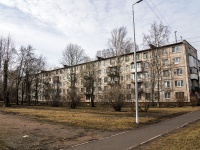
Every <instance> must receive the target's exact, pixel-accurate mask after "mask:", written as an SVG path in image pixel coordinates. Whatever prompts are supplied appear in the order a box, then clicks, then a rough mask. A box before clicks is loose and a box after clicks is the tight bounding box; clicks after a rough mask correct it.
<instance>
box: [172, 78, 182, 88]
mask: <svg viewBox="0 0 200 150" xmlns="http://www.w3.org/2000/svg"><path fill="white" fill-rule="evenodd" d="M174 85H175V87H182V86H183V80H175V81H174Z"/></svg>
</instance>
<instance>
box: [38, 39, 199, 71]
mask: <svg viewBox="0 0 200 150" xmlns="http://www.w3.org/2000/svg"><path fill="white" fill-rule="evenodd" d="M184 43H187V44H189V45H190V46H191V47H193V46H192V45H191V44H190V43H189V42H187V41H186V40H183V41H182V42H178V43H172V44H167V45H163V46H159V47H156V48H153V49H152V48H149V49H144V50H140V51H136V53H140V52H146V51H150V50H155V49H157V48H165V47H169V46H175V45H179V44H184ZM193 48H194V47H193ZM194 49H195V48H194ZM195 50H196V49H195ZM131 54H134V52H131V53H127V54H123V55H120V56H126V55H131ZM120 56H112V57H108V58H104V59H102V60H108V59H112V58H116V57H120ZM102 60H93V61H89V62H84V63H81V64H76V65H73V66H68V67H62V68H58V69H53V70H48V71H43V72H40V73H39V74H42V73H45V72H52V71H57V70H61V69H67V68H72V67H77V66H80V65H85V64H88V63H92V62H98V61H102Z"/></svg>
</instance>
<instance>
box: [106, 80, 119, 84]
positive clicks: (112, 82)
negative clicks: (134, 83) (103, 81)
mask: <svg viewBox="0 0 200 150" xmlns="http://www.w3.org/2000/svg"><path fill="white" fill-rule="evenodd" d="M114 84H119V81H117V80H116V81H109V82H108V85H114Z"/></svg>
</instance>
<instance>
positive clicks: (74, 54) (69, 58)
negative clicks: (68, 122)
mask: <svg viewBox="0 0 200 150" xmlns="http://www.w3.org/2000/svg"><path fill="white" fill-rule="evenodd" d="M88 58H89V57H88V56H86V55H85V51H84V50H83V49H82V48H81V47H80V46H78V45H77V44H72V43H70V44H68V45H67V47H66V48H65V50H64V51H63V58H62V60H61V63H62V64H63V65H64V66H70V67H69V69H70V73H69V74H68V83H69V84H70V86H69V89H68V92H67V101H68V102H69V104H70V107H71V108H72V109H75V108H76V107H77V105H78V104H79V102H80V99H81V97H80V94H79V92H78V88H77V87H76V84H77V82H78V74H77V70H76V67H74V65H77V64H80V63H83V62H87V61H88V60H89V59H88Z"/></svg>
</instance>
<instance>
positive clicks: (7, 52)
mask: <svg viewBox="0 0 200 150" xmlns="http://www.w3.org/2000/svg"><path fill="white" fill-rule="evenodd" d="M1 40H2V43H1V52H2V53H4V55H1V59H3V63H4V69H3V97H4V105H5V107H9V106H10V103H9V89H8V72H9V64H10V63H11V61H12V59H11V58H13V56H14V53H15V49H14V43H13V40H12V38H11V37H10V36H8V37H7V38H1Z"/></svg>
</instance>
